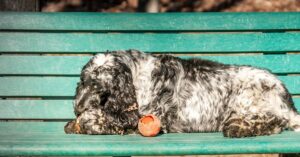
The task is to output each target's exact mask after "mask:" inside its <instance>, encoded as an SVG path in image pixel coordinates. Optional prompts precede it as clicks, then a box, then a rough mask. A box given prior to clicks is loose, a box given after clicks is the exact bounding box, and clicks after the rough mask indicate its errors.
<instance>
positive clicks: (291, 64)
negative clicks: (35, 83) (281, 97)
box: [0, 54, 300, 75]
mask: <svg viewBox="0 0 300 157" xmlns="http://www.w3.org/2000/svg"><path fill="white" fill-rule="evenodd" d="M181 57H182V58H192V57H195V58H197V56H181ZM198 57H199V56H198ZM90 58H91V56H22V57H20V56H5V55H2V56H0V74H1V75H79V74H80V71H81V68H82V67H83V66H84V65H85V64H86V63H87V62H88V60H89V59H90ZM200 58H205V59H211V60H215V61H218V62H221V63H226V64H238V65H252V66H257V67H262V68H269V69H270V70H271V71H272V72H273V73H300V64H295V63H297V62H298V61H299V60H300V54H297V55H246V56H234V55H232V56H201V57H200ZM49 65H51V66H49Z"/></svg>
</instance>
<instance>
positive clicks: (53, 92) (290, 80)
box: [0, 76, 300, 97]
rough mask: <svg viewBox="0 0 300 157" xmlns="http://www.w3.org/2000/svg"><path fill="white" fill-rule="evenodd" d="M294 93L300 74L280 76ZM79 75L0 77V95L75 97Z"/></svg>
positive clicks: (298, 91) (298, 89) (298, 90)
mask: <svg viewBox="0 0 300 157" xmlns="http://www.w3.org/2000/svg"><path fill="white" fill-rule="evenodd" d="M279 79H281V80H282V81H283V82H284V83H285V84H286V86H287V88H288V89H289V91H290V92H291V93H292V94H300V88H298V87H299V86H300V76H279ZM78 81H79V77H0V87H1V88H0V97H32V96H33V97H55V96H61V97H73V96H74V95H75V88H76V85H77V82H78Z"/></svg>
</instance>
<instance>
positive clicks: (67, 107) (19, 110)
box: [0, 97, 300, 120]
mask: <svg viewBox="0 0 300 157" xmlns="http://www.w3.org/2000/svg"><path fill="white" fill-rule="evenodd" d="M293 100H294V102H295V106H296V108H297V109H298V111H299V110H300V98H299V97H294V98H293ZM73 118H75V115H74V113H73V100H0V119H46V120H47V119H56V120H59V119H61V120H66V119H73Z"/></svg>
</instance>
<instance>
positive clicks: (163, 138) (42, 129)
mask: <svg viewBox="0 0 300 157" xmlns="http://www.w3.org/2000/svg"><path fill="white" fill-rule="evenodd" d="M64 124H65V123H63V122H48V123H45V122H10V123H1V124H0V131H1V133H0V139H1V140H0V155H20V154H22V155H85V156H87V155H105V156H131V155H144V156H145V155H149V154H151V155H185V154H189V155H192V154H194V155H198V154H240V153H292V152H294V153H297V152H299V151H300V142H299V141H300V134H299V133H295V132H292V131H285V132H283V133H282V134H277V135H271V136H261V137H251V138H239V139H231V138H225V137H223V135H222V134H221V133H172V134H163V135H159V136H157V137H154V138H145V137H142V136H140V135H126V136H121V135H106V136H105V135H101V136H98V135H96V136H91V135H66V134H65V133H64V132H63V130H62V128H63V126H64Z"/></svg>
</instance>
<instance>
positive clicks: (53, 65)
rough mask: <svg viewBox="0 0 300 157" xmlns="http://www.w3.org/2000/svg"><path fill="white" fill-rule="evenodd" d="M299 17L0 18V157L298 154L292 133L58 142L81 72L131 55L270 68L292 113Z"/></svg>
mask: <svg viewBox="0 0 300 157" xmlns="http://www.w3.org/2000/svg"><path fill="white" fill-rule="evenodd" d="M299 30H300V13H174V14H101V13H4V12H2V13H0V54H1V55H0V119H1V122H0V155H46V156H48V155H56V156H57V155H85V156H86V155H105V156H132V155H193V154H241V153H243V154H245V153H299V152H300V133H296V132H292V131H284V132H283V133H282V134H278V135H271V136H262V137H251V138H240V139H231V138H224V137H223V135H222V133H190V134H186V133H183V134H164V135H159V136H157V137H154V138H145V137H142V136H140V135H126V136H119V135H98V136H92V135H69V134H68V135H67V134H65V133H64V129H63V126H64V125H65V123H66V122H67V121H68V120H70V119H73V118H74V114H73V108H72V100H73V97H74V94H75V87H76V84H77V82H78V81H79V73H80V71H81V68H82V66H83V65H84V64H85V63H86V62H87V61H88V60H89V59H90V58H91V57H92V55H94V54H96V53H102V52H105V51H106V50H121V49H138V50H142V51H145V52H149V53H171V54H174V55H178V56H181V57H183V58H189V57H203V58H207V59H212V60H216V61H220V62H223V63H230V64H243V65H253V66H258V67H263V68H269V69H270V70H271V71H272V72H273V73H275V74H277V75H278V77H279V78H280V79H281V80H282V81H283V82H284V83H285V84H286V85H287V87H288V89H289V91H290V92H291V93H292V94H293V99H294V101H295V105H296V107H297V108H298V109H300V32H299Z"/></svg>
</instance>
